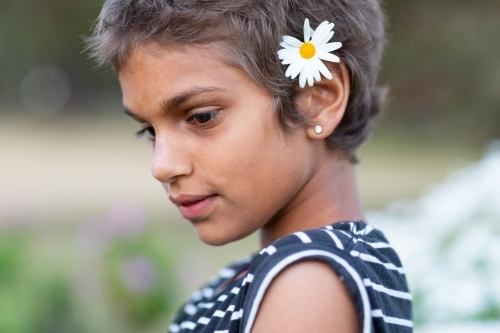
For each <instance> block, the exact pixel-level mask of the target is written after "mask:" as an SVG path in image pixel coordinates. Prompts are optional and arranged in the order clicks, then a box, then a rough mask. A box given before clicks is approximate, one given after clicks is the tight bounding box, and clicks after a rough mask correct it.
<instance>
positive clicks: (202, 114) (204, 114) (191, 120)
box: [135, 110, 220, 140]
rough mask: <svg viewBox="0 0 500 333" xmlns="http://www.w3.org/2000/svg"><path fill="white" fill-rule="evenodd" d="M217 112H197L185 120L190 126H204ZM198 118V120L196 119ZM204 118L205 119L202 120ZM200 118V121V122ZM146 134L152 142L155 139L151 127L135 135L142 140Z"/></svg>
mask: <svg viewBox="0 0 500 333" xmlns="http://www.w3.org/2000/svg"><path fill="white" fill-rule="evenodd" d="M219 112H220V111H219V110H212V111H207V112H198V113H194V114H192V115H191V116H189V118H188V119H187V120H186V121H187V122H188V123H190V124H194V123H197V124H198V125H199V126H202V127H203V126H206V125H207V124H209V123H210V122H212V121H213V120H214V119H215V118H216V117H217V116H218V115H219ZM207 116H208V117H210V119H206V117H207ZM197 117H198V119H196V118H197ZM203 117H205V118H203ZM200 118H201V121H200ZM146 133H148V134H149V139H150V140H154V138H155V130H154V128H153V126H148V127H144V128H143V129H141V130H139V131H137V132H136V133H135V135H136V136H137V137H138V138H142V137H143V136H144V134H146Z"/></svg>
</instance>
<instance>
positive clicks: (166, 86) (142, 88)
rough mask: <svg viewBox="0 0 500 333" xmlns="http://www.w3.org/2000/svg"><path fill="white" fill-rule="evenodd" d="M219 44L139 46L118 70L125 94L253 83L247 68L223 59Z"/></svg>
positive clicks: (143, 93) (133, 94)
mask: <svg viewBox="0 0 500 333" xmlns="http://www.w3.org/2000/svg"><path fill="white" fill-rule="evenodd" d="M220 48H221V46H220V45H218V44H204V45H182V46H164V45H161V44H159V43H148V44H144V45H139V46H137V47H136V48H134V49H133V50H131V52H130V55H129V57H128V60H127V61H126V62H125V64H124V65H123V66H122V67H121V68H120V69H119V71H118V78H119V81H120V84H121V86H122V90H123V93H124V97H125V98H126V97H127V96H128V97H130V96H136V95H141V96H142V98H144V97H145V96H149V95H150V94H151V93H153V92H155V93H157V92H159V91H163V93H164V94H165V93H168V94H171V93H174V92H176V91H184V90H186V89H189V88H190V87H192V86H194V85H196V86H220V87H226V88H227V87H234V86H235V85H238V84H242V83H250V82H249V81H252V80H251V78H250V77H249V76H248V75H247V74H246V72H245V71H243V70H242V69H240V68H237V67H235V66H231V65H229V64H228V62H226V61H224V57H223V56H222V54H223V52H222V51H221V49H220ZM252 82H253V81H252Z"/></svg>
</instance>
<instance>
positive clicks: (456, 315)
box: [369, 147, 500, 332]
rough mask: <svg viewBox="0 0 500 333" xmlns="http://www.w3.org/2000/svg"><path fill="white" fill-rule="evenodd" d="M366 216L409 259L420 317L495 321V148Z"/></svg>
mask: <svg viewBox="0 0 500 333" xmlns="http://www.w3.org/2000/svg"><path fill="white" fill-rule="evenodd" d="M369 216H370V219H369V220H370V223H372V224H374V225H375V226H378V227H380V228H381V229H383V230H384V233H385V234H386V235H387V237H388V238H389V240H390V242H391V243H392V244H393V246H394V247H395V248H396V250H397V251H398V253H399V254H400V256H401V258H402V260H403V264H406V265H405V266H406V267H405V268H406V271H407V278H408V281H409V283H410V288H411V290H412V292H413V293H415V294H416V295H418V297H416V302H415V313H416V319H417V323H418V322H420V323H421V324H422V323H424V324H433V325H436V324H443V323H453V322H464V321H469V322H474V321H475V320H480V319H481V320H496V321H500V259H499V258H500V148H498V147H497V148H495V149H491V150H490V152H489V153H488V154H487V155H486V156H485V157H484V158H483V159H482V160H481V161H479V162H477V163H475V164H474V165H471V166H468V167H466V168H463V169H462V170H459V171H457V172H454V173H453V174H452V175H450V176H449V177H448V178H447V179H446V180H445V181H444V182H443V183H441V184H439V185H436V186H434V187H433V188H432V189H431V190H430V191H429V192H428V193H427V194H425V195H423V196H422V197H421V198H420V199H418V200H417V201H415V202H412V203H399V204H397V205H394V206H392V207H390V208H388V209H386V210H384V211H379V212H372V213H370V214H369ZM478 332H479V331H478Z"/></svg>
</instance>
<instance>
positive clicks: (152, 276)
mask: <svg viewBox="0 0 500 333" xmlns="http://www.w3.org/2000/svg"><path fill="white" fill-rule="evenodd" d="M122 279H123V281H124V282H125V284H126V285H127V287H128V288H129V289H130V290H132V291H133V292H135V293H138V294H143V293H145V292H148V291H149V290H151V289H153V288H154V286H155V284H156V281H157V269H156V267H155V265H154V263H153V262H152V261H151V259H150V258H148V257H146V256H137V257H133V258H131V259H129V260H128V261H127V262H125V264H124V265H123V269H122Z"/></svg>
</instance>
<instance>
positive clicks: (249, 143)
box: [210, 117, 304, 223]
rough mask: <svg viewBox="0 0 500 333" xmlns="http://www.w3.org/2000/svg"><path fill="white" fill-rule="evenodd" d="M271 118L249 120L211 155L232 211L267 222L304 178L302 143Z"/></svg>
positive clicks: (292, 194) (255, 220)
mask: <svg viewBox="0 0 500 333" xmlns="http://www.w3.org/2000/svg"><path fill="white" fill-rule="evenodd" d="M270 121H272V119H267V117H263V118H260V119H259V118H257V119H253V120H252V121H249V122H246V123H245V124H246V125H245V126H241V127H238V131H235V132H231V134H230V135H229V136H228V138H227V140H225V142H224V143H221V144H220V145H219V147H218V148H219V149H218V153H217V154H214V155H212V156H211V157H210V158H211V159H212V160H213V166H214V170H216V173H217V176H216V177H214V178H215V179H218V181H219V183H218V184H216V186H218V187H219V188H220V190H221V191H222V193H221V194H222V195H225V199H226V200H227V202H229V203H230V205H231V208H230V209H232V213H231V215H234V214H237V215H238V217H237V218H239V219H242V220H247V221H249V220H251V221H252V223H265V222H267V220H268V219H270V218H271V217H272V216H273V215H274V214H275V213H276V212H277V211H279V210H280V209H281V208H282V207H283V206H285V205H286V203H287V202H288V201H289V200H290V199H291V198H292V197H293V196H294V195H295V193H296V192H297V191H298V189H299V188H300V186H301V184H302V182H303V175H302V170H303V169H304V166H303V165H302V163H303V162H302V161H301V160H300V159H297V156H299V155H300V150H301V148H300V145H299V147H297V146H296V145H295V144H296V141H297V140H296V139H295V137H293V136H292V135H290V136H288V135H286V136H285V135H284V134H283V133H282V132H281V131H282V130H281V129H280V128H279V127H277V126H274V124H272V123H271V125H270V124H269V122H270Z"/></svg>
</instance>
